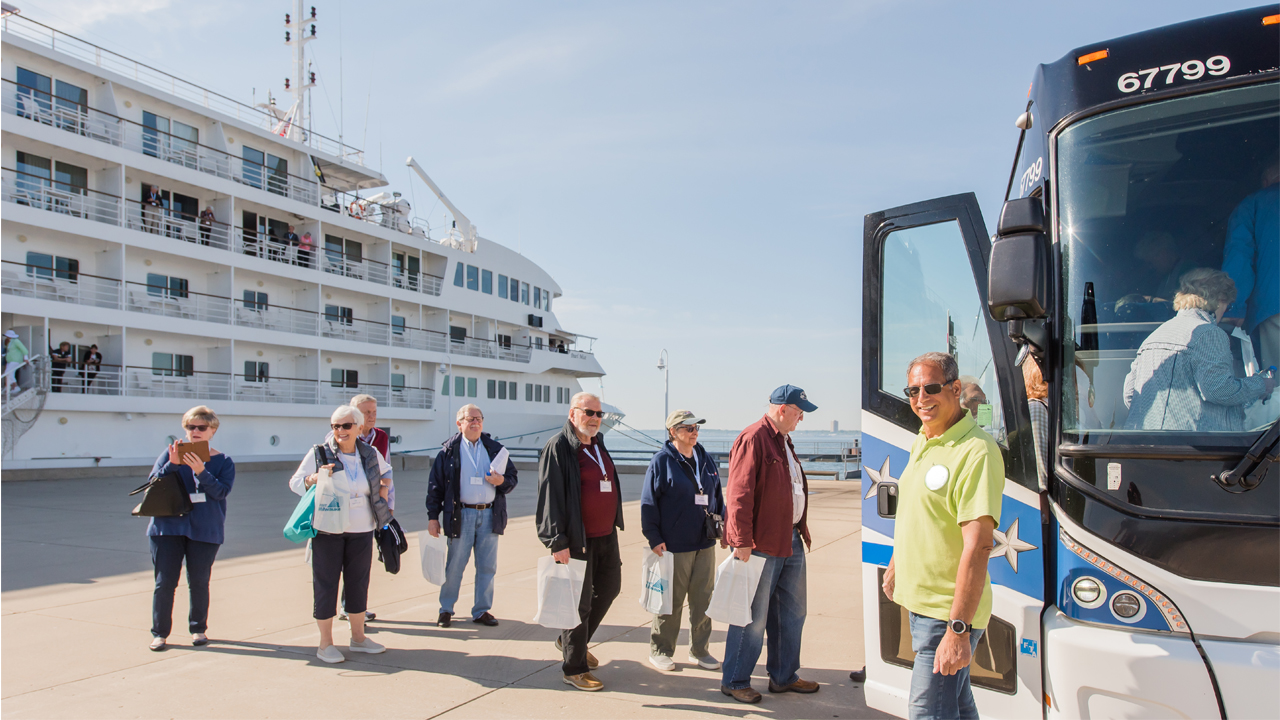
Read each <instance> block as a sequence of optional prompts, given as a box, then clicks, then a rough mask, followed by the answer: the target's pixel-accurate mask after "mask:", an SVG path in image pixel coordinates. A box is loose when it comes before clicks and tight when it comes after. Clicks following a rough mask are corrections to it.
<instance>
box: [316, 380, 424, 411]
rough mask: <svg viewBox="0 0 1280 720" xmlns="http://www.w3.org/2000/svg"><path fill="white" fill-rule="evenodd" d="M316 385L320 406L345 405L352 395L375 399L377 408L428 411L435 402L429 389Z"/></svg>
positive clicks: (394, 386)
mask: <svg viewBox="0 0 1280 720" xmlns="http://www.w3.org/2000/svg"><path fill="white" fill-rule="evenodd" d="M318 384H319V386H320V401H321V404H322V405H345V404H347V402H348V401H350V400H351V397H352V396H353V395H359V394H365V395H371V396H373V397H375V398H377V399H378V406H379V407H393V408H412V409H415V410H430V409H431V407H432V405H433V404H434V401H435V390H433V389H431V388H411V387H405V386H402V385H383V384H379V383H344V382H332V381H323V382H320V383H318Z"/></svg>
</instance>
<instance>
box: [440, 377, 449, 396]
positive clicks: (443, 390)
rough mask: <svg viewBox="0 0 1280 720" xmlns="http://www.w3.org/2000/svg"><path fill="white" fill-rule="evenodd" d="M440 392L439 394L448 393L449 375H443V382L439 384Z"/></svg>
mask: <svg viewBox="0 0 1280 720" xmlns="http://www.w3.org/2000/svg"><path fill="white" fill-rule="evenodd" d="M440 394H441V395H448V394H449V376H448V375H445V376H444V384H443V385H441V386H440Z"/></svg>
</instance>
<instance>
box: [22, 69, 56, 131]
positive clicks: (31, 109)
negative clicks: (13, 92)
mask: <svg viewBox="0 0 1280 720" xmlns="http://www.w3.org/2000/svg"><path fill="white" fill-rule="evenodd" d="M52 89H53V81H52V80H50V79H49V78H48V76H46V75H41V74H40V73H37V72H32V71H30V70H28V69H26V68H18V97H19V98H22V99H20V100H19V101H18V102H19V105H18V107H19V108H20V110H19V113H18V114H19V115H21V116H23V117H26V118H36V116H37V114H38V113H40V114H43V113H48V112H49V111H50V110H51V109H52V106H51V104H50V102H49V93H50V91H51V90H52ZM39 119H40V120H44V118H43V117H40V118H39Z"/></svg>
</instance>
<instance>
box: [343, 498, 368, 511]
mask: <svg viewBox="0 0 1280 720" xmlns="http://www.w3.org/2000/svg"><path fill="white" fill-rule="evenodd" d="M368 502H369V501H368V499H367V498H365V496H364V495H355V496H353V497H352V498H351V503H350V504H349V505H348V506H347V507H349V508H351V509H352V510H355V509H356V508H362V507H364V506H365V505H366V504H368Z"/></svg>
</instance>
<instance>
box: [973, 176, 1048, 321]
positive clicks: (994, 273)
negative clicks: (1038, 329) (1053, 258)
mask: <svg viewBox="0 0 1280 720" xmlns="http://www.w3.org/2000/svg"><path fill="white" fill-rule="evenodd" d="M1046 225H1047V224H1046V223H1045V218H1044V204H1043V203H1041V201H1040V199H1039V198H1034V197H1031V198H1019V199H1017V200H1010V201H1009V202H1007V203H1005V204H1004V209H1003V210H1002V211H1001V212H1000V223H999V225H998V226H997V230H996V239H995V242H993V243H992V244H991V262H990V273H989V274H988V277H987V311H988V312H990V313H991V317H992V318H993V319H994V320H996V321H997V322H1006V321H1009V320H1036V319H1040V318H1046V317H1048V316H1049V310H1048V308H1049V240H1048V236H1047V232H1048V228H1047V226H1046Z"/></svg>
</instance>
